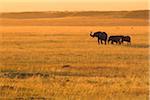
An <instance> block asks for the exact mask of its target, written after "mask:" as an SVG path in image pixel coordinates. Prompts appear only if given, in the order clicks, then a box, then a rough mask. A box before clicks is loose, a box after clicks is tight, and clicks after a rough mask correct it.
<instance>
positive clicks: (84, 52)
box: [0, 14, 149, 100]
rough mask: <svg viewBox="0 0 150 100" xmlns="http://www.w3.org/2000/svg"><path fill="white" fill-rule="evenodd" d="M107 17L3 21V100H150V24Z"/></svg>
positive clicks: (0, 68)
mask: <svg viewBox="0 0 150 100" xmlns="http://www.w3.org/2000/svg"><path fill="white" fill-rule="evenodd" d="M112 15H113V14H112ZM102 17H103V16H102ZM102 17H99V16H94V17H93V16H92V17H91V16H69V17H66V16H65V17H61V18H36V19H35V18H27V19H25V18H1V26H0V99H2V100H5V99H6V100H11V99H27V100H28V99H29V100H30V99H35V100H36V99H41V100H42V99H43V100H112V99H113V100H148V96H149V53H148V51H149V42H148V39H149V35H148V19H146V18H114V17H112V16H111V18H105V17H104V18H102ZM91 31H93V32H94V31H105V32H106V33H107V34H108V35H109V36H110V35H129V36H131V39H132V41H131V45H129V44H127V43H124V44H122V45H116V44H114V45H112V44H107V45H101V44H100V45H98V44H97V39H96V38H92V37H90V32H91Z"/></svg>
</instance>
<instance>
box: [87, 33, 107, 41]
mask: <svg viewBox="0 0 150 100" xmlns="http://www.w3.org/2000/svg"><path fill="white" fill-rule="evenodd" d="M90 36H91V37H93V38H94V37H97V38H98V40H97V42H98V44H100V42H99V40H101V44H103V41H104V42H105V44H106V42H107V33H105V32H100V31H98V32H94V33H93V34H92V32H91V33H90Z"/></svg>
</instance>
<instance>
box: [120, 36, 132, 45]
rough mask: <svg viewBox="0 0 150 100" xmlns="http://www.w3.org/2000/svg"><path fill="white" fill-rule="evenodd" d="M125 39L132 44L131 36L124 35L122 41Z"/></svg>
mask: <svg viewBox="0 0 150 100" xmlns="http://www.w3.org/2000/svg"><path fill="white" fill-rule="evenodd" d="M124 41H125V42H127V43H130V44H131V37H130V36H124V37H123V39H122V43H123V42H124Z"/></svg>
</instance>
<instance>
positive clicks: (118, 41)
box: [108, 35, 124, 44]
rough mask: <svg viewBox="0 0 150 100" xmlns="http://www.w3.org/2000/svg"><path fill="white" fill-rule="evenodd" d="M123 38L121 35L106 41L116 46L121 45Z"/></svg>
mask: <svg viewBox="0 0 150 100" xmlns="http://www.w3.org/2000/svg"><path fill="white" fill-rule="evenodd" d="M123 38H124V36H123V35H115V36H110V37H109V39H108V44H109V42H110V41H111V44H114V42H115V43H116V44H118V43H119V44H121V43H123Z"/></svg>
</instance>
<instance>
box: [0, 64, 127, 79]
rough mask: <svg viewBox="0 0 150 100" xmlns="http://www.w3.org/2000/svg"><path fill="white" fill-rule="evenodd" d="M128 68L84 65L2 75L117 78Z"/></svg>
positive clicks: (4, 73) (4, 76) (122, 75)
mask: <svg viewBox="0 0 150 100" xmlns="http://www.w3.org/2000/svg"><path fill="white" fill-rule="evenodd" d="M126 72H128V69H127V68H115V67H95V68H92V67H91V68H90V67H89V68H84V67H68V66H67V69H62V70H61V71H49V72H48V73H44V72H43V73H42V72H38V73H29V72H12V71H11V72H1V73H0V77H2V78H11V79H13V78H17V79H27V78H30V77H41V78H49V77H54V76H72V77H106V78H117V77H126Z"/></svg>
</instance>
